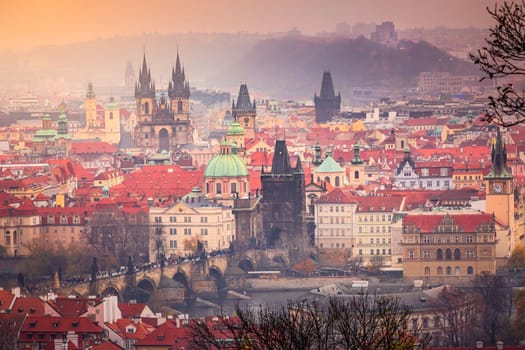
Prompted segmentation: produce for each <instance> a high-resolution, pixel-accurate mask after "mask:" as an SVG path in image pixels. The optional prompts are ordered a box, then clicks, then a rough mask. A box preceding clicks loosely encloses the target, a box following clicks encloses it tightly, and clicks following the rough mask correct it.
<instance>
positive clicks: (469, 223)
mask: <svg viewBox="0 0 525 350" xmlns="http://www.w3.org/2000/svg"><path fill="white" fill-rule="evenodd" d="M447 215H448V216H450V217H451V218H452V219H453V220H454V222H455V223H456V224H457V225H458V226H459V227H460V228H461V231H462V232H465V233H469V232H476V230H477V228H478V227H479V226H480V225H482V224H485V223H487V224H492V223H493V221H492V215H490V214H486V213H472V214H450V213H447V214H422V215H411V214H408V215H407V216H406V217H405V219H404V224H405V225H414V226H415V227H417V228H419V229H421V233H433V232H434V229H435V228H437V227H438V225H439V224H440V223H441V222H442V221H443V219H444V218H445V216H447Z"/></svg>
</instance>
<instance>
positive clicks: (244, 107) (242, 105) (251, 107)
mask: <svg viewBox="0 0 525 350" xmlns="http://www.w3.org/2000/svg"><path fill="white" fill-rule="evenodd" d="M232 109H233V111H232V113H233V117H234V118H235V117H236V114H240V113H241V112H245V113H246V112H255V99H254V100H253V103H252V101H251V100H250V93H249V92H248V85H246V84H241V87H240V88H239V96H237V104H235V103H234V104H233V106H232Z"/></svg>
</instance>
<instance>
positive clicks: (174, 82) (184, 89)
mask: <svg viewBox="0 0 525 350" xmlns="http://www.w3.org/2000/svg"><path fill="white" fill-rule="evenodd" d="M168 95H169V97H170V98H177V97H180V98H189V97H190V84H189V82H188V81H186V73H185V71H184V67H182V65H181V63H180V57H179V51H178V50H177V59H176V61H175V68H174V69H173V68H172V70H171V81H170V82H169V84H168Z"/></svg>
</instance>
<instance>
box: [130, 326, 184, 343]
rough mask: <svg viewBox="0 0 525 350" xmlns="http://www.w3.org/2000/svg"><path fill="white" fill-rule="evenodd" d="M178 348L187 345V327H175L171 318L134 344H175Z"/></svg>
mask: <svg viewBox="0 0 525 350" xmlns="http://www.w3.org/2000/svg"><path fill="white" fill-rule="evenodd" d="M175 345H178V346H177V348H178V349H180V348H181V347H183V346H188V345H189V342H188V329H187V327H177V325H176V323H175V322H174V321H173V320H168V321H167V322H165V323H163V324H162V325H160V326H159V327H158V328H157V329H156V330H154V331H153V332H151V333H150V334H148V335H147V336H145V337H144V338H143V339H141V340H138V341H137V342H136V343H135V346H175Z"/></svg>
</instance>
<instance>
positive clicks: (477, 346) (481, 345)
mask: <svg viewBox="0 0 525 350" xmlns="http://www.w3.org/2000/svg"><path fill="white" fill-rule="evenodd" d="M476 349H483V342H482V341H477V342H476Z"/></svg>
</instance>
